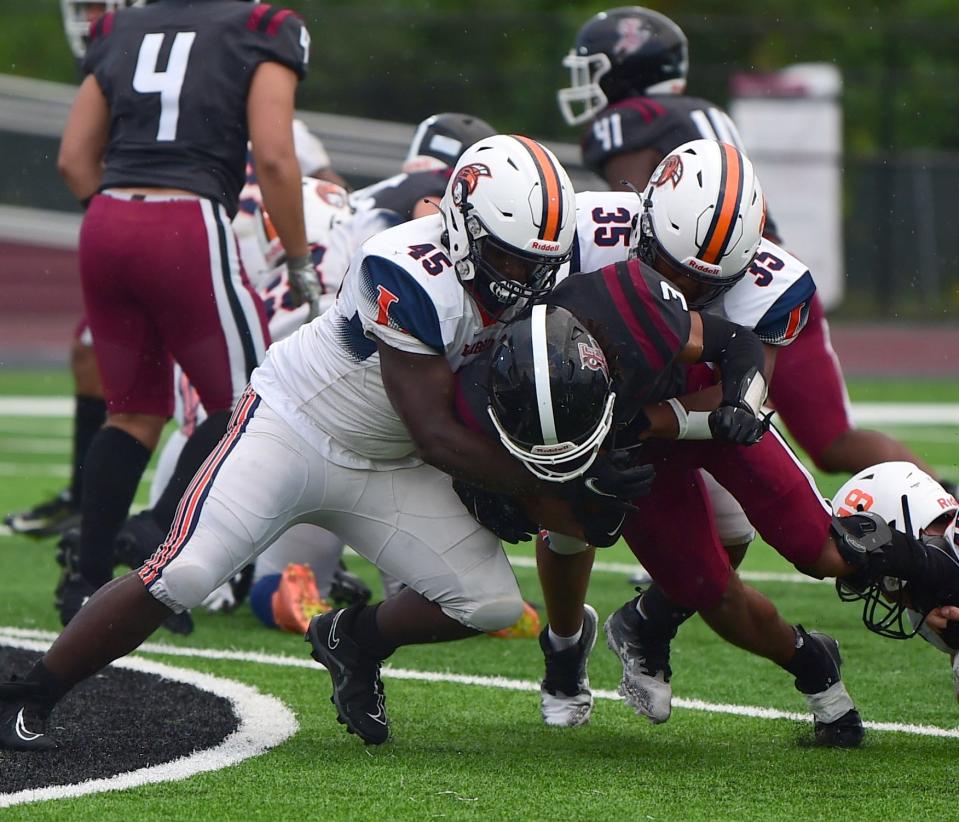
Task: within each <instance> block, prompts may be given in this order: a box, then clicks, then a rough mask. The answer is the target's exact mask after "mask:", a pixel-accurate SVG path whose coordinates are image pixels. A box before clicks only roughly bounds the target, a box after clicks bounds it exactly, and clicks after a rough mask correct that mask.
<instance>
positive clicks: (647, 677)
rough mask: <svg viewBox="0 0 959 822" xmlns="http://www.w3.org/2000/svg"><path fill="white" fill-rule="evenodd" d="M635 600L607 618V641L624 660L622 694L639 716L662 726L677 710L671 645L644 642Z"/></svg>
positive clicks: (641, 619) (605, 626) (613, 650)
mask: <svg viewBox="0 0 959 822" xmlns="http://www.w3.org/2000/svg"><path fill="white" fill-rule="evenodd" d="M635 601H636V600H630V601H629V602H627V603H626V604H625V605H624V606H623V607H622V608H620V609H619V610H618V611H614V612H613V614H612V615H611V616H610V617H609V619H607V620H606V624H605V625H604V626H603V627H604V629H605V631H606V644H607V645H608V646H609V649H610V650H611V651H612V652H613V653H614V654H616V656H618V657H619V659H620V662H622V663H623V678H622V680H620V683H619V694H620V696H622V697H623V699H624V700H625V701H626V704H627V705H629V707H630V708H632V709H633V710H634V711H636V713H637V714H638V715H639V716H645V717H646V718H647V719H648V720H649V721H650V722H652V723H653V724H654V725H659V724H660V723H662V722H665V721H666V720H667V719H669V716H670V714H671V713H672V710H673V688H672V686H671V685H670V684H669V678H670V676H671V674H672V671H671V670H670V668H669V645H668V644H665V645H663V644H662V643H658V644H657V646H656V647H653V646H652V645H651V644H647V643H644V642H643V639H642V636H641V629H642V623H643V618H642V617H641V616H640V615H639V612H638V611H637V610H636V608H635ZM660 646H661V647H660Z"/></svg>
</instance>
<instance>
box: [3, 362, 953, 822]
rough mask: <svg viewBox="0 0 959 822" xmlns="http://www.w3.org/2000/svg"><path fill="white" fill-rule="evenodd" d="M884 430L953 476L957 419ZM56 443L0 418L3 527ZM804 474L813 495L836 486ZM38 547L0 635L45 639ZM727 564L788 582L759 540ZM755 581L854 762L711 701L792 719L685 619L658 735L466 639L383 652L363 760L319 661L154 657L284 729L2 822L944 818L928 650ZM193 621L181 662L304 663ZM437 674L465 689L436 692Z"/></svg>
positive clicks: (605, 687) (260, 634) (790, 706)
mask: <svg viewBox="0 0 959 822" xmlns="http://www.w3.org/2000/svg"><path fill="white" fill-rule="evenodd" d="M68 393H69V380H68V379H67V378H66V377H65V376H63V375H59V374H18V373H13V374H4V375H0V398H2V397H9V396H11V395H28V394H29V395H44V394H49V395H61V396H65V395H67V394H68ZM851 394H852V398H853V401H854V402H855V401H856V400H857V399H861V400H868V401H870V402H876V401H895V402H953V403H954V402H959V386H956V385H947V384H937V385H923V384H919V383H871V384H863V385H862V386H859V385H856V384H853V385H852V386H851ZM957 422H959V421H957ZM888 430H890V431H895V432H896V433H897V435H899V436H901V437H903V438H904V439H906V440H907V441H908V442H909V443H910V444H911V445H912V446H913V447H914V449H915V450H916V451H917V453H919V454H920V455H921V456H923V457H924V458H925V459H926V460H927V461H929V462H930V463H932V464H933V465H935V466H937V467H938V468H940V469H941V470H942V471H943V472H948V473H949V474H950V475H951V476H952V477H956V476H959V467H957V466H959V425H957V426H956V427H947V426H937V427H929V426H923V427H913V426H903V425H898V424H897V425H890V426H889V427H888ZM69 451H70V421H69V419H67V418H32V419H31V418H28V417H9V416H7V417H5V416H0V513H3V512H6V511H10V510H13V509H17V508H21V507H25V506H27V505H29V504H32V503H34V502H36V501H38V500H39V499H40V498H41V497H44V496H45V495H48V494H50V493H52V492H56V491H58V490H59V489H60V488H61V487H62V485H63V483H64V482H65V478H66V474H67V468H66V466H67V461H68V458H69ZM820 479H821V482H822V486H821V487H822V489H823V491H824V492H825V493H827V494H828V493H830V492H831V491H832V490H834V489H835V488H836V487H837V486H838V484H839V483H840V482H841V481H842V479H843V478H839V477H821V478H820ZM141 490H142V489H141ZM511 553H512V554H514V555H515V556H517V557H519V558H520V560H519V562H520V563H521V564H518V567H517V569H516V573H517V577H518V579H519V581H520V583H521V585H522V587H523V589H524V592H525V593H526V595H527V597H528V598H529V599H531V600H533V601H537V600H538V597H539V594H538V586H537V583H536V577H535V571H534V570H533V568H532V567H531V562H530V559H531V557H532V549H531V547H529V546H521V547H520V548H518V549H516V550H515V551H512V552H511ZM53 554H54V542H53V541H52V540H48V541H43V542H36V541H32V540H28V539H24V538H15V537H10V536H3V537H0V626H16V627H19V628H32V629H46V630H55V629H56V627H57V621H56V615H55V613H54V611H53V608H52V589H53V586H54V583H55V580H56V577H57V567H56V565H55V563H54V560H53ZM597 560H598V567H597V570H596V571H595V572H594V575H593V580H592V585H591V589H590V602H592V604H593V605H594V606H595V607H596V608H597V610H598V611H599V613H600V618H601V619H604V618H605V617H606V616H607V615H608V614H609V613H610V611H612V610H613V609H615V608H616V607H618V606H619V605H621V604H622V603H623V602H624V601H625V600H626V599H627V598H629V597H631V596H632V591H631V589H630V587H629V586H628V584H627V583H626V579H625V574H624V573H623V572H622V571H621V570H615V569H611V568H609V566H610V565H612V564H615V563H626V562H628V560H629V554H628V552H627V551H626V549H625V548H623V547H622V546H617V547H615V548H613V549H609V550H607V551H602V552H600V554H599V555H598V557H597ZM350 565H351V567H352V568H353V569H354V570H357V571H358V572H360V573H361V574H363V575H364V577H365V578H366V579H367V581H368V582H370V583H371V585H373V586H374V590H375V589H376V587H375V586H376V582H377V578H376V576H375V575H374V574H372V573H370V568H369V566H367V565H366V564H365V563H364V562H363V561H362V560H360V559H358V558H356V557H353V558H352V559H351V560H350ZM744 569H745V570H746V571H748V572H759V571H767V572H768V571H778V572H784V573H788V572H790V571H792V569H791V568H790V567H789V566H788V565H787V564H786V563H785V562H784V561H783V560H782V559H780V558H779V557H778V556H777V555H775V554H774V553H773V552H772V551H771V550H770V549H768V548H767V547H765V546H763V545H761V544H758V543H757V544H755V545H754V546H753V548H752V549H751V551H750V553H749V555H748V557H747V559H746V562H745V565H744ZM754 584H755V585H756V587H758V588H760V589H761V590H762V591H764V592H766V593H767V594H769V595H770V596H771V597H772V598H773V600H774V601H775V602H776V603H777V605H778V606H779V608H780V610H781V611H782V613H783V614H784V615H785V617H786V618H787V619H789V620H790V621H793V622H802V623H803V624H804V625H805V626H806V627H807V628H813V627H814V628H817V629H820V630H824V631H826V632H829V633H831V634H833V635H835V636H836V637H838V638H839V639H840V640H841V642H842V647H843V652H844V654H845V657H846V663H847V664H846V666H845V668H844V674H845V678H846V681H847V684H848V686H849V690H850V692H851V693H852V695H853V697H854V698H855V699H856V701H857V705H858V707H859V709H860V711H861V713H862V715H863V719H864V720H865V721H867V722H873V723H892V724H894V725H896V726H897V727H899V729H898V730H876V729H873V730H870V731H869V735H868V738H867V744H866V746H865V747H864V748H863V749H862V750H859V751H831V750H820V749H809V748H807V747H805V746H804V745H803V742H804V741H805V740H807V739H809V738H810V737H811V725H810V724H809V723H805V722H798V721H796V720H793V719H782V718H780V719H769V718H759V717H757V716H740V715H736V714H733V713H730V712H728V710H730V709H726V712H720V708H719V706H723V705H725V706H745V707H749V708H754V709H758V708H769V709H775V710H778V711H782V712H802V711H804V707H805V706H804V702H803V700H802V698H801V696H800V695H799V694H798V693H797V692H796V691H795V690H794V688H793V687H792V682H791V678H790V677H789V676H788V675H787V674H786V673H785V672H783V671H781V670H779V669H778V668H775V667H774V666H773V665H772V664H771V663H768V662H766V661H764V660H760V659H758V658H756V657H753V656H750V655H748V654H746V653H744V652H742V651H739V650H737V649H735V648H733V647H731V646H729V645H726V644H724V643H723V642H721V641H720V640H718V639H717V638H715V637H714V636H713V635H712V634H711V633H710V632H709V631H708V630H707V629H706V628H705V626H704V625H703V624H702V622H701V621H699V620H698V618H694V619H693V620H692V621H691V622H690V623H688V624H687V625H685V626H684V627H683V629H682V630H681V632H680V635H679V637H678V639H677V640H676V642H675V644H674V646H673V656H672V663H673V669H674V678H673V686H674V692H675V695H676V698H677V700H689V701H692V700H700V701H701V703H705V704H697V705H696V706H690V707H684V705H685V704H686V703H685V702H681V703H680V704H679V705H678V706H677V707H675V709H674V712H673V716H672V719H671V720H670V721H669V722H668V723H666V724H665V725H662V726H655V727H654V726H652V725H649V724H648V723H647V722H646V720H644V719H643V720H641V719H639V718H637V717H636V716H634V715H633V714H632V712H631V711H630V710H628V709H627V708H626V707H625V706H624V705H623V704H622V703H621V702H618V701H614V700H612V699H608V698H600V699H598V700H597V706H596V710H595V712H594V714H593V719H592V721H591V723H590V725H589V726H587V727H585V728H579V729H575V730H569V731H557V730H552V729H547V728H545V727H544V726H543V725H542V723H541V721H540V718H539V711H538V694H537V692H536V690H535V683H536V682H537V681H538V678H539V676H540V675H541V664H542V663H541V656H540V652H539V648H538V646H537V644H536V642H535V641H530V640H513V641H503V640H495V639H490V638H487V637H482V638H478V639H473V640H469V641H465V642H460V643H451V644H447V645H440V646H432V647H420V648H408V649H402V650H400V651H399V652H398V653H397V654H396V655H395V656H394V657H393V659H391V660H390V663H391V665H392V666H393V667H394V668H397V669H403V672H406V673H405V677H406V678H395V677H391V676H390V673H389V671H388V670H387V671H385V672H384V680H385V684H386V689H387V696H388V708H389V711H390V717H391V723H392V727H393V735H394V739H393V741H392V742H390V743H389V744H387V745H385V746H383V747H381V748H377V749H367V748H364V747H363V746H362V745H361V744H360V743H359V742H358V741H357V740H356V738H355V737H350V736H348V735H347V734H346V733H345V731H344V730H343V729H342V728H341V726H339V725H337V723H336V721H335V715H334V710H333V707H332V706H331V705H330V702H329V693H330V686H329V678H328V677H327V675H326V673H325V672H324V671H323V670H322V669H320V668H319V667H318V666H314V667H313V668H304V667H300V666H298V665H293V664H289V665H277V664H265V662H266V660H264V661H260V662H252V661H237V660H231V659H220V660H208V659H202V658H197V657H191V656H189V655H178V656H173V655H151V658H152V659H157V660H159V661H162V662H165V663H168V664H171V665H175V666H178V667H181V668H189V669H194V670H200V671H205V672H209V673H212V674H214V675H217V676H220V677H226V678H229V679H233V680H237V681H239V682H242V683H246V684H248V685H252V686H255V687H256V688H258V689H260V690H261V691H263V692H266V693H269V694H271V695H273V696H275V697H277V698H279V699H280V700H281V701H282V702H284V703H285V704H286V705H287V706H288V707H289V708H290V709H291V710H292V711H293V712H294V713H295V714H296V717H297V719H298V721H299V725H300V728H299V731H298V732H297V733H296V734H295V736H293V737H292V738H291V739H290V740H288V741H287V742H285V743H283V744H282V745H280V746H279V747H278V748H276V749H275V750H272V751H270V752H268V753H266V754H264V755H262V756H260V757H258V758H255V759H251V760H248V761H246V762H244V763H242V764H240V765H237V766H234V767H232V768H228V769H226V770H223V771H220V772H214V773H208V774H203V775H200V776H197V777H194V778H191V779H189V780H187V781H185V782H173V783H167V784H161V785H154V786H149V787H142V788H136V789H132V790H127V791H121V792H114V793H106V794H98V795H93V796H87V797H82V798H78V799H72V800H57V801H48V802H42V803H39V804H33V805H23V806H18V807H15V808H11V809H7V810H4V811H2V812H0V813H2V815H3V817H4V818H8V817H9V818H11V819H21V818H23V819H39V818H56V819H71V820H73V819H97V820H101V819H160V818H164V819H224V820H227V819H229V820H234V819H241V818H248V819H328V820H340V819H364V820H376V819H384V820H386V819H390V820H392V819H417V820H418V819H426V818H433V817H446V818H454V819H473V818H475V819H499V818H510V819H569V818H582V819H590V820H593V819H595V820H606V819H609V820H620V819H639V820H644V819H650V820H692V819H736V820H744V819H789V820H800V819H803V820H805V819H829V820H832V819H847V818H848V819H895V820H918V819H937V820H938V819H950V818H954V817H953V814H954V813H956V803H957V800H959V790H957V788H956V781H955V772H954V770H953V762H952V757H953V756H955V755H956V752H957V751H959V730H956V729H959V721H957V720H959V705H957V703H956V699H955V696H954V693H953V686H952V680H951V674H950V670H949V665H948V662H947V659H946V656H945V655H944V654H941V653H939V652H937V651H935V650H934V649H933V648H931V647H930V646H928V645H927V644H926V643H924V642H922V641H921V640H919V639H914V640H911V641H909V642H894V641H892V640H887V639H881V638H878V637H875V636H872V635H870V634H868V633H867V632H866V631H865V629H863V628H862V626H861V624H860V623H859V611H858V608H857V606H856V605H850V604H846V605H844V604H842V603H840V602H839V601H838V600H837V599H836V596H835V593H834V591H833V589H832V587H831V586H829V585H826V584H805V583H800V582H798V581H793V580H792V578H790V581H777V582H755V583H754ZM196 621H197V630H196V632H195V633H194V634H193V635H192V636H190V637H186V638H174V637H172V636H171V635H170V634H167V633H163V632H161V633H160V634H158V635H157V637H155V640H156V641H157V642H163V643H169V644H170V645H176V646H180V648H181V649H189V648H200V649H235V650H237V651H260V652H263V653H265V654H269V655H274V656H276V655H281V656H284V657H289V658H291V660H292V661H293V662H301V661H302V660H303V659H305V658H306V647H305V646H304V644H303V642H302V641H301V640H300V639H299V638H298V637H296V636H293V635H290V634H282V633H279V632H271V631H268V630H267V629H264V628H262V627H260V626H259V623H257V622H256V621H255V619H254V618H253V616H252V615H251V614H250V613H249V611H247V610H243V611H241V612H240V613H237V614H234V615H232V616H222V615H210V614H205V613H197V614H196ZM0 633H2V628H0ZM275 661H276V660H274V662H275ZM280 661H282V660H280ZM411 671H416V672H433V673H436V674H439V675H440V676H438V677H436V678H435V679H434V680H431V681H427V680H416V679H411V678H408V677H410V676H412V674H410V673H408V672H411ZM590 672H591V680H592V684H593V687H594V689H597V690H599V691H604V692H613V691H615V688H616V686H617V683H618V678H619V671H618V661H617V660H616V659H615V658H614V657H613V655H612V654H611V653H610V652H609V651H608V650H607V649H606V648H605V645H604V644H603V642H602V639H601V640H600V643H599V644H598V645H597V647H596V650H595V651H594V654H593V658H592V662H591V666H590ZM450 674H463V675H473V676H474V677H475V678H474V679H473V680H470V681H469V684H466V683H464V682H451V681H448V680H449V679H450V676H449V675H450ZM494 677H505V678H507V679H509V680H519V681H522V682H524V683H527V685H528V687H529V688H532V690H520V689H518V686H517V687H498V688H494V687H492V685H493V682H492V681H491V680H490V678H494ZM499 684H500V685H504V684H505V685H507V686H509V685H510V683H502V682H500V683H499ZM907 725H923V726H928V727H927V728H926V729H925V733H919V731H922V730H923V729H916V728H908V727H905V726H907ZM937 728H938V729H949V730H950V731H951V733H952V734H953V735H952V736H951V737H944V736H935V735H933V734H934V733H935V730H930V729H937ZM91 733H93V731H91ZM91 738H94V737H93V736H91ZM0 757H2V755H0ZM2 792H3V772H2V758H0V793H2Z"/></svg>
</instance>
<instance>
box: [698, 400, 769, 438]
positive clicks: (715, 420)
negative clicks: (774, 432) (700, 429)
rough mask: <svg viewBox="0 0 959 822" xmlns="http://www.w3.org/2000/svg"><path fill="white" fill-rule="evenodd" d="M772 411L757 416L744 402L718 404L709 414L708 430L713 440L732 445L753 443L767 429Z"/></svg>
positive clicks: (761, 436)
mask: <svg viewBox="0 0 959 822" xmlns="http://www.w3.org/2000/svg"><path fill="white" fill-rule="evenodd" d="M772 416H773V412H772V411H770V412H769V413H768V414H766V415H765V416H757V415H756V414H755V413H753V410H752V408H750V407H749V406H747V405H746V404H745V403H740V404H739V405H725V404H724V405H720V406H719V408H717V409H716V410H715V411H713V412H711V413H710V415H709V431H710V433H711V434H712V435H713V439H714V440H723V441H724V442H731V443H733V444H734V445H755V444H756V443H757V442H759V441H760V440H761V439H762V438H763V434H765V433H766V432H767V431H768V430H769V426H770V424H771V423H770V420H771V419H772Z"/></svg>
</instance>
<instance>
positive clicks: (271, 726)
mask: <svg viewBox="0 0 959 822" xmlns="http://www.w3.org/2000/svg"><path fill="white" fill-rule="evenodd" d="M5 630H7V629H0V631H5ZM0 642H2V644H5V645H12V646H14V647H17V648H24V649H26V650H30V651H45V650H46V649H47V643H46V642H36V641H31V640H29V639H18V638H15V637H9V636H6V637H3V639H0ZM113 664H114V665H116V666H118V667H120V668H129V669H130V670H134V671H142V672H144V673H148V674H156V675H158V676H162V677H164V678H165V679H170V680H173V681H174V682H184V683H186V684H188V685H193V686H194V687H196V688H199V689H200V690H203V691H209V692H210V693H212V694H216V695H217V696H220V697H223V698H224V699H227V700H229V702H230V704H231V706H232V707H233V712H234V713H235V714H236V716H237V718H238V719H239V721H240V724H239V726H238V727H237V729H236V730H235V731H233V733H231V734H230V735H229V736H228V737H227V738H226V739H224V740H223V741H222V742H221V743H220V744H219V745H217V746H216V747H214V748H208V749H207V750H204V751H197V752H196V753H192V754H190V755H189V756H184V757H181V758H180V759H175V760H173V761H172V762H165V763H163V764H162V765H154V766H152V767H149V768H139V769H138V770H135V771H127V772H126V773H121V774H117V775H116V776H111V777H109V778H106V779H91V780H88V781H86V782H79V783H76V784H73V785H53V786H51V787H48V788H33V789H29V790H25V791H17V792H16V793H0V808H5V807H9V806H11V805H20V804H23V803H25V802H39V801H42V800H45V799H69V798H73V797H77V796H86V795H87V794H92V793H104V792H105V791H121V790H127V789H129V788H137V787H139V786H141V785H149V784H155V783H157V782H175V781H179V780H181V779H188V778H189V777H191V776H194V775H195V774H198V773H207V772H209V771H218V770H221V769H223V768H227V767H229V766H230V765H236V764H237V763H239V762H242V761H243V760H245V759H250V758H251V757H254V756H259V755H260V754H262V753H265V752H266V751H268V750H269V749H270V748H275V747H276V746H277V745H279V744H280V743H282V742H285V741H286V740H287V739H289V738H290V737H291V736H293V734H295V733H296V731H297V729H298V728H299V723H298V722H297V721H296V716H295V715H294V714H293V712H292V711H291V710H290V709H289V708H287V707H286V705H284V704H283V703H282V702H281V701H280V700H279V699H277V698H276V697H274V696H269V695H267V694H262V693H260V692H259V691H258V690H257V689H256V688H254V687H252V686H250V685H244V684H243V683H240V682H236V681H234V680H232V679H224V678H223V677H218V676H211V675H210V674H202V673H199V672H197V671H192V670H189V669H187V668H175V667H173V666H172V665H165V664H163V663H160V662H154V661H152V660H147V659H140V658H136V657H128V658H126V659H121V660H118V661H117V662H114V663H113Z"/></svg>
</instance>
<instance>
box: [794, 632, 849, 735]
mask: <svg viewBox="0 0 959 822" xmlns="http://www.w3.org/2000/svg"><path fill="white" fill-rule="evenodd" d="M796 632H797V634H798V637H799V639H800V640H801V643H802V644H801V645H800V646H799V648H798V649H797V651H796V655H797V660H796V662H799V663H800V664H801V670H800V672H799V676H797V677H796V688H797V690H799V691H800V692H801V693H803V694H804V695H805V697H806V702H807V703H808V705H809V707H810V708H811V709H812V712H813V718H814V728H815V742H816V744H817V745H821V746H824V747H828V748H858V747H859V746H860V745H861V744H862V741H863V739H864V738H865V736H866V729H865V728H864V727H863V724H862V719H861V718H860V716H859V712H858V711H857V710H856V706H855V705H854V704H853V701H852V697H850V696H849V693H848V691H846V686H845V685H844V684H843V681H842V676H841V674H840V668H841V667H842V657H841V656H840V654H839V643H838V642H837V641H836V640H835V639H833V638H832V637H831V636H828V635H827V634H823V633H820V632H819V631H809V632H807V631H806V630H805V629H804V628H803V627H802V625H797V626H796ZM800 655H802V657H801V659H800V658H799V657H800ZM791 670H795V669H794V668H793V669H791Z"/></svg>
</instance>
